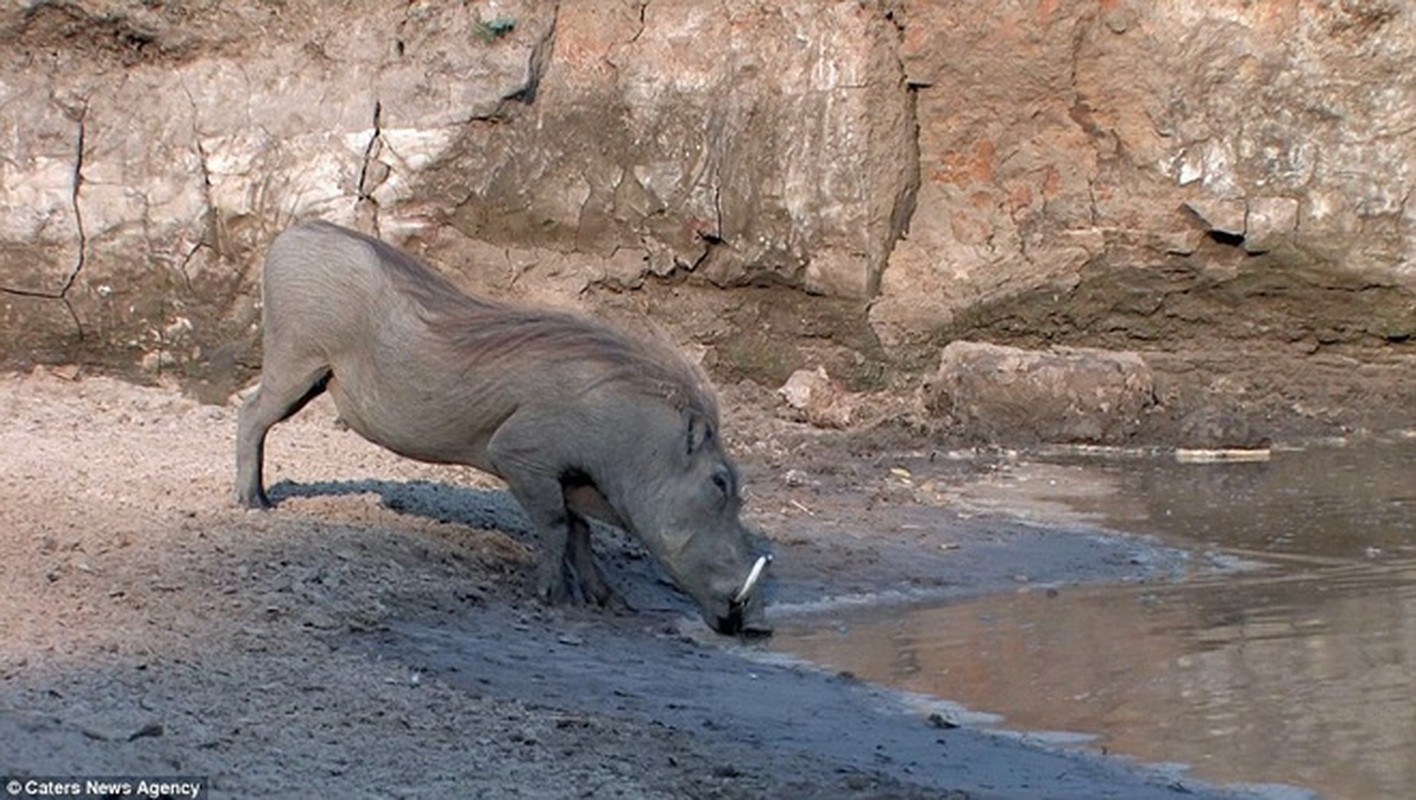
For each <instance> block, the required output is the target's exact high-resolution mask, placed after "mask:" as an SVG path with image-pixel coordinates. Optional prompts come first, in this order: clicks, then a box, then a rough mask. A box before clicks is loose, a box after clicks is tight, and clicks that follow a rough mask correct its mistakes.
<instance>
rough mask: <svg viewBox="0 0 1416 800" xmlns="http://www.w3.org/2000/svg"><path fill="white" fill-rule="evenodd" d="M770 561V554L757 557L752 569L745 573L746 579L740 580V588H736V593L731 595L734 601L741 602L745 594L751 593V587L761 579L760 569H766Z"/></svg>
mask: <svg viewBox="0 0 1416 800" xmlns="http://www.w3.org/2000/svg"><path fill="white" fill-rule="evenodd" d="M771 563H772V557H771V556H758V557H757V561H756V563H754V564H753V565H752V571H751V572H749V573H747V580H745V581H743V582H742V588H741V589H738V592H737V594H735V595H733V602H734V603H741V602H742V601H744V600H746V599H747V596H748V595H749V594H751V593H752V589H753V587H755V586H756V585H757V582H758V581H760V580H762V571H763V570H764V569H767V565H768V564H771Z"/></svg>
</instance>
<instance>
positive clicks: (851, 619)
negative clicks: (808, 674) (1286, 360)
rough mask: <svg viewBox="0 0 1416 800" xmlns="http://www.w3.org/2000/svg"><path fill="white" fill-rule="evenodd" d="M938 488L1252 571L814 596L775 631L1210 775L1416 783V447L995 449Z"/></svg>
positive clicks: (866, 669)
mask: <svg viewBox="0 0 1416 800" xmlns="http://www.w3.org/2000/svg"><path fill="white" fill-rule="evenodd" d="M915 468H916V469H917V470H918V469H921V468H922V465H915ZM946 494H948V495H949V499H950V501H951V502H952V504H953V505H954V506H955V507H956V508H960V509H965V510H966V511H967V510H972V511H974V512H985V511H997V510H1005V509H1013V510H1017V511H1018V512H1019V513H1021V514H1023V515H1024V516H1031V517H1033V518H1034V519H1036V520H1038V521H1046V520H1049V519H1051V520H1054V521H1056V520H1058V519H1064V520H1065V521H1068V522H1070V523H1075V522H1076V521H1077V519H1079V518H1081V519H1085V520H1087V521H1089V522H1091V523H1094V524H1098V525H1101V526H1103V527H1107V528H1111V529H1117V530H1123V531H1128V532H1135V533H1145V534H1151V535H1155V536H1158V537H1160V538H1161V539H1163V540H1165V541H1169V542H1178V543H1182V544H1186V545H1188V546H1192V547H1198V548H1202V549H1206V550H1211V551H1220V552H1227V553H1232V554H1235V555H1236V556H1238V557H1239V560H1243V561H1245V562H1248V563H1250V564H1251V565H1253V568H1250V569H1245V570H1243V571H1240V572H1235V573H1229V574H1225V575H1222V576H1216V575H1208V576H1196V577H1193V578H1192V579H1190V580H1187V581H1183V582H1179V583H1172V584H1150V585H1135V584H1132V585H1120V586H1095V587H1053V588H1048V587H1044V586H1032V585H1024V586H1022V587H1021V588H1019V589H1016V590H1012V591H1009V592H1007V593H1005V594H998V595H993V596H988V597H985V598H982V599H978V600H974V601H969V602H963V603H957V604H952V605H943V606H933V607H930V606H921V607H913V608H903V609H902V608H899V607H893V608H888V609H885V608H879V609H873V610H872V609H866V610H863V611H862V610H855V611H850V612H841V613H835V612H825V616H824V617H823V616H822V615H814V616H811V617H807V618H801V619H799V620H797V621H796V623H795V624H793V625H788V626H783V627H782V628H779V636H778V638H777V640H776V644H775V645H774V646H776V647H779V648H782V649H784V650H787V651H790V652H793V653H796V654H799V655H801V656H804V657H806V658H809V659H811V660H813V661H816V662H819V663H823V664H826V665H829V666H830V667H832V668H836V669H842V670H848V671H850V672H852V673H855V674H856V675H858V676H860V677H863V678H868V679H872V680H877V681H881V682H885V683H889V684H893V685H895V686H898V687H901V688H903V689H906V690H909V691H911V692H918V693H922V694H926V695H933V696H936V697H940V698H947V699H949V700H951V701H954V702H957V703H960V704H962V705H963V706H965V707H966V708H968V709H970V710H972V711H975V712H985V713H987V714H993V715H997V718H996V721H995V723H994V724H997V725H999V726H1001V727H1003V728H1006V729H1009V730H1021V731H1032V732H1034V733H1033V735H1041V732H1065V733H1067V734H1070V735H1071V737H1070V738H1071V739H1073V740H1075V739H1076V738H1078V737H1076V736H1075V735H1076V734H1083V735H1085V738H1086V739H1087V740H1088V741H1089V746H1092V747H1096V748H1102V749H1105V750H1108V751H1111V752H1118V753H1124V754H1128V755H1131V756H1134V757H1137V758H1140V759H1143V760H1146V761H1151V762H1169V763H1178V764H1180V765H1185V767H1184V768H1188V769H1189V770H1190V774H1193V775H1195V776H1197V777H1200V778H1204V779H1206V780H1210V781H1214V782H1219V783H1236V782H1237V783H1281V784H1290V785H1293V784H1296V785H1299V786H1306V787H1309V788H1311V789H1313V790H1316V791H1317V792H1318V793H1320V794H1321V795H1323V796H1327V797H1335V798H1386V797H1390V798H1405V797H1411V796H1413V795H1412V794H1411V792H1412V791H1413V787H1416V442H1413V441H1410V440H1406V441H1403V442H1395V443H1386V444H1371V445H1364V446H1361V447H1347V448H1325V449H1322V448H1320V449H1310V450H1306V451H1298V452H1275V453H1273V454H1272V457H1271V459H1270V460H1269V461H1267V462H1263V463H1232V464H1180V463H1175V462H1173V461H1168V460H1162V459H1158V458H1151V459H1132V460H1123V461H1117V460H1110V461H1107V462H1098V461H1095V460H1093V461H1080V460H1072V461H1070V462H1068V461H1062V462H1060V463H1059V462H1056V461H1053V462H1048V463H1043V462H1033V463H1011V464H1010V463H1004V464H999V465H997V468H996V469H995V470H994V472H993V473H992V474H991V475H989V476H988V477H987V478H985V479H982V480H978V481H973V482H970V483H967V484H960V485H955V486H953V487H951V488H949V489H947V490H946ZM1066 738H1067V737H1060V736H1059V737H1056V740H1057V741H1065V740H1066ZM1177 768H1180V767H1177Z"/></svg>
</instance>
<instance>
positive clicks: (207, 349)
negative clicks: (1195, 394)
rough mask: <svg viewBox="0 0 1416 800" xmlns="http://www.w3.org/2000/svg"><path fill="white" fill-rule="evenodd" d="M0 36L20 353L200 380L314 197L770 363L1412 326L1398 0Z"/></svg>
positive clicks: (339, 215) (372, 9) (1412, 28)
mask: <svg viewBox="0 0 1416 800" xmlns="http://www.w3.org/2000/svg"><path fill="white" fill-rule="evenodd" d="M0 42H3V48H0V361H4V362H6V363H11V364H17V363H24V362H26V361H31V360H50V361H56V360H74V359H82V360H88V361H97V362H101V363H105V364H109V365H113V366H122V365H125V364H128V365H137V366H138V367H139V368H140V369H142V370H144V371H146V372H148V373H151V372H154V371H158V370H175V371H180V372H183V373H184V374H188V375H190V376H193V377H195V378H200V379H204V380H211V381H214V382H215V387H214V389H213V391H218V392H219V391H224V390H225V389H226V388H229V387H228V385H227V384H229V383H231V382H233V381H235V382H239V381H240V380H242V379H244V378H245V377H246V376H247V375H249V372H250V370H251V368H253V367H254V366H256V365H255V363H254V353H255V350H254V349H253V344H254V343H255V341H256V323H257V320H258V307H257V300H258V297H257V295H258V292H257V291H256V289H255V284H254V281H255V279H256V275H257V274H258V267H259V257H260V252H261V250H262V249H263V248H264V246H265V244H266V243H267V242H268V241H269V240H270V238H271V237H272V236H274V234H275V233H276V232H278V231H279V230H280V229H281V228H283V227H285V226H286V225H288V224H289V223H291V222H292V221H294V220H297V219H301V218H306V217H313V216H318V217H323V218H326V219H330V220H333V221H337V222H342V223H346V224H351V225H355V226H358V227H361V228H363V229H365V230H368V231H371V232H374V233H377V234H379V235H381V236H384V237H386V238H388V239H391V240H393V241H395V242H398V243H400V244H404V245H405V246H407V247H409V248H411V249H413V250H415V251H416V252H419V253H420V254H422V255H423V256H425V257H426V258H427V259H428V260H430V261H432V262H434V263H436V264H438V265H440V266H442V267H444V268H445V269H447V270H449V271H450V272H453V273H454V274H455V276H456V277H457V278H458V279H459V280H460V281H461V282H463V283H464V284H466V285H468V286H470V287H474V288H479V289H482V290H486V291H493V292H497V293H500V294H513V295H524V296H534V297H539V298H550V299H554V300H558V301H565V300H567V299H572V298H576V297H579V298H581V300H582V301H585V300H587V299H588V300H589V301H591V302H602V301H603V303H609V304H610V305H615V304H621V305H622V304H624V297H625V296H626V295H628V296H642V297H643V298H645V299H644V300H643V303H644V304H646V305H652V306H654V307H656V308H660V309H661V312H662V313H661V315H660V316H661V320H662V321H663V322H665V323H667V324H668V325H669V326H670V327H674V326H676V325H677V326H678V330H677V331H676V332H677V333H678V334H679V335H680V336H681V337H682V338H689V339H694V340H697V341H699V342H700V343H702V344H704V345H706V346H707V347H708V348H709V349H710V350H712V351H714V352H712V353H710V363H713V364H716V366H718V367H720V368H723V369H729V370H731V369H739V370H740V371H741V372H742V373H743V374H748V375H757V373H759V372H761V373H763V375H762V376H759V377H764V376H765V377H769V378H771V377H782V376H784V375H786V374H789V373H790V371H791V370H792V369H794V368H796V367H799V366H805V365H807V362H811V361H817V360H822V359H825V360H832V359H834V361H833V363H832V367H833V369H832V373H833V374H835V375H840V374H842V370H843V369H844V370H845V371H846V373H847V375H846V377H847V379H848V381H853V382H855V383H857V384H859V383H862V382H869V381H879V380H883V379H881V378H880V376H881V375H882V371H888V369H889V368H891V366H890V365H894V366H900V365H904V366H907V367H914V368H917V369H919V370H928V369H932V368H933V367H934V366H935V365H937V359H936V358H933V357H932V356H929V355H928V354H929V353H931V352H936V351H934V350H932V349H931V348H934V347H937V345H939V344H942V343H944V342H945V341H947V340H949V339H951V338H954V337H957V336H961V335H969V336H972V337H973V338H981V339H991V340H995V341H1006V342H1013V343H1022V344H1028V343H1056V342H1062V343H1071V344H1096V345H1103V346H1110V347H1116V348H1128V347H1151V348H1160V349H1168V350H1176V349H1183V348H1184V347H1185V346H1186V343H1187V342H1193V341H1195V340H1196V339H1197V338H1203V339H1205V340H1206V341H1209V342H1210V343H1211V344H1212V343H1213V342H1233V341H1237V340H1244V341H1246V342H1258V343H1265V344H1266V343H1279V344H1296V345H1297V346H1298V348H1299V349H1300V350H1302V351H1305V352H1311V351H1314V350H1318V349H1322V348H1330V347H1347V348H1358V349H1357V350H1355V351H1353V352H1356V353H1357V357H1358V358H1359V359H1363V358H1366V357H1367V355H1370V354H1373V353H1377V352H1386V351H1390V350H1392V349H1393V348H1395V349H1396V350H1398V351H1400V352H1402V353H1405V351H1406V349H1407V348H1409V346H1410V339H1411V334H1412V329H1413V327H1416V305H1413V290H1416V265H1414V263H1416V262H1413V253H1416V210H1413V208H1412V204H1411V203H1410V202H1409V200H1410V195H1411V192H1412V189H1413V185H1416V174H1413V165H1414V164H1416V135H1413V131H1416V84H1414V83H1413V82H1412V81H1411V80H1410V77H1409V76H1411V75H1413V74H1416V13H1414V12H1413V11H1412V10H1411V9H1410V8H1409V7H1408V6H1407V4H1405V3H1402V2H1400V1H1399V0H1343V1H1342V2H1336V1H1335V0H1274V2H1266V3H1248V2H1241V1H1240V0H1220V1H1219V2H1206V3H1199V2H1179V1H1178V0H1169V1H1167V2H1139V1H1136V2H1122V1H1121V0H1101V1H1100V2H1097V0H1091V1H1090V2H1081V1H1080V0H1075V1H1073V0H1027V1H1026V2H1024V0H1004V1H1003V2H999V3H988V4H981V3H939V2H932V1H926V0H880V1H879V2H861V1H860V0H840V1H838V2H830V1H826V2H817V1H816V0H759V1H758V2H746V3H740V2H731V1H730V0H642V1H641V0H562V2H559V3H552V2H544V1H540V2H538V1H536V0H521V1H520V2H518V1H517V0H482V1H481V2H472V3H458V4H452V3H437V2H422V1H418V0H415V1H414V2H397V3H390V2H372V0H346V2H342V3H317V2H313V0H284V2H279V3H271V2H256V0H233V2H226V3H220V4H208V5H204V6H200V7H198V6H195V5H192V4H170V5H169V4H161V3H148V2H138V1H137V0H50V1H48V2H45V1H41V2H34V1H33V0H21V1H20V2H11V3H8V4H6V5H4V6H2V7H0ZM702 287H709V288H706V289H705V288H702ZM723 287H726V288H728V289H730V290H731V291H729V292H727V293H726V294H725V293H724V292H722V291H720V289H721V288H723ZM733 287H743V288H733ZM766 287H774V288H770V289H769V288H766ZM764 292H767V294H764ZM607 293H614V294H613V296H611V295H610V294H607ZM607 298H608V299H607ZM695 298H697V299H695ZM725 298H726V299H725ZM732 298H741V299H740V300H735V299H732ZM603 303H602V304H603ZM764 303H770V305H771V308H766V307H765V306H764V305H763V304H764ZM783 304H787V305H790V306H791V308H790V310H789V311H783V309H782V308H781V306H782V305H783ZM693 308H699V309H700V311H701V313H698V314H697V315H695V314H694V313H691V311H690V310H691V309H693ZM664 309H668V310H667V311H663V310H664ZM702 309H710V310H707V311H703V310H702ZM752 309H757V311H753V310H752ZM786 318H790V319H789V320H788V319H786ZM784 320H785V322H784ZM769 323H771V324H775V323H782V324H778V325H777V328H776V329H775V331H773V330H772V329H770V324H769ZM734 341H738V342H739V343H740V342H741V341H751V342H754V343H758V342H760V343H761V345H763V346H766V347H767V348H768V349H769V350H771V353H770V355H771V358H770V359H767V358H766V356H764V355H763V354H764V352H766V351H764V347H763V346H759V345H758V344H754V345H753V346H752V347H744V346H735V345H734V344H733V343H734ZM1383 349H1385V350H1383ZM1364 354H1366V355H1364ZM739 356H741V357H739ZM713 359H716V362H714V361H713ZM753 359H764V365H762V366H754V363H753ZM766 361H770V364H766V363H765V362H766ZM882 365H885V366H883V367H882Z"/></svg>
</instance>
